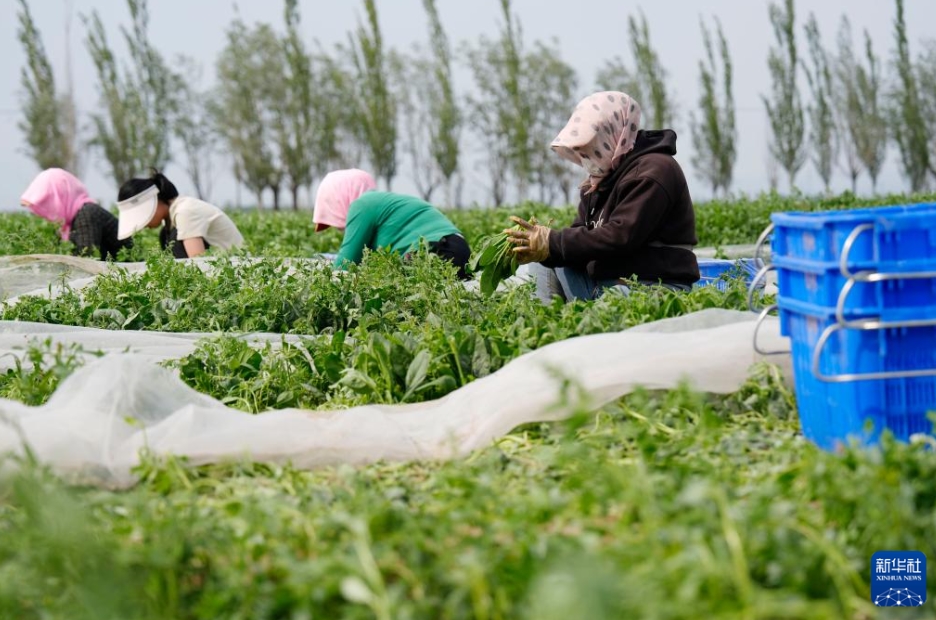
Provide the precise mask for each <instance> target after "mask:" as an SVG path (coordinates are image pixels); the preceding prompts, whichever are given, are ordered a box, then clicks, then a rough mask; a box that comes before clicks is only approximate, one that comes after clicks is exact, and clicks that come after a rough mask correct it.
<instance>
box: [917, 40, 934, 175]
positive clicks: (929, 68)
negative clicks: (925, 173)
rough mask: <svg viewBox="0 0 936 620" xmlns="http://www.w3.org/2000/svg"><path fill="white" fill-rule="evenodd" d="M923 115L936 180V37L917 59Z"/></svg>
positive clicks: (927, 44) (931, 164) (931, 171)
mask: <svg viewBox="0 0 936 620" xmlns="http://www.w3.org/2000/svg"><path fill="white" fill-rule="evenodd" d="M917 69H918V74H919V79H920V99H921V103H922V105H923V110H924V112H923V117H924V119H925V120H926V122H927V134H929V137H930V157H929V161H930V173H932V175H933V177H934V181H936V39H930V40H929V41H927V43H926V47H925V49H924V51H923V52H921V53H920V56H919V59H918V60H917Z"/></svg>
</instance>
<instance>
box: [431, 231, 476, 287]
mask: <svg viewBox="0 0 936 620" xmlns="http://www.w3.org/2000/svg"><path fill="white" fill-rule="evenodd" d="M429 251H430V252H432V253H433V254H435V255H436V256H439V257H441V258H444V259H445V260H447V261H449V262H450V263H452V264H453V265H455V267H457V268H458V277H459V278H460V279H462V280H467V279H468V273H467V272H466V271H465V266H466V265H467V264H468V259H469V258H471V248H470V247H468V242H467V241H465V238H464V237H462V236H461V235H445V236H444V237H442V238H441V239H439V240H438V241H432V242H430V243H429Z"/></svg>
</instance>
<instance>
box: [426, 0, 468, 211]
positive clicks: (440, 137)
mask: <svg viewBox="0 0 936 620" xmlns="http://www.w3.org/2000/svg"><path fill="white" fill-rule="evenodd" d="M423 7H424V8H425V10H426V15H427V16H428V18H429V41H430V49H431V50H432V58H433V60H434V62H433V63H432V66H431V73H430V75H431V76H432V78H433V81H434V84H435V88H430V89H428V90H427V91H425V92H424V93H423V94H424V95H425V96H426V97H427V99H426V101H427V102H428V107H429V115H428V117H427V118H429V119H430V123H429V134H430V142H429V144H430V152H431V153H432V158H433V160H434V161H435V164H436V166H437V167H438V170H439V172H440V173H441V175H442V178H443V180H444V182H445V187H446V191H447V194H448V195H447V201H448V203H449V204H451V203H452V201H453V196H452V177H453V176H454V175H455V173H456V172H457V171H458V159H459V155H460V133H461V128H462V123H463V119H462V113H461V110H460V109H459V106H458V103H457V101H456V99H455V87H454V85H453V84H452V50H451V46H450V45H449V41H448V37H447V36H446V34H445V29H444V28H443V27H442V21H441V19H439V12H438V11H437V10H436V3H435V0H423Z"/></svg>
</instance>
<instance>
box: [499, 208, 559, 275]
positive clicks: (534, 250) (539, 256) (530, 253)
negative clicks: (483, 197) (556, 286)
mask: <svg viewBox="0 0 936 620" xmlns="http://www.w3.org/2000/svg"><path fill="white" fill-rule="evenodd" d="M510 219H511V220H512V221H513V222H514V223H515V224H517V226H519V227H520V228H521V230H513V229H509V230H506V231H505V232H506V233H507V236H508V238H509V239H510V242H511V243H513V244H514V246H515V247H514V253H515V254H516V255H517V262H518V263H520V264H521V265H525V264H526V263H541V262H543V261H544V260H546V259H547V258H549V233H550V232H551V231H550V228H549V227H548V226H543V225H542V224H536V223H535V222H534V223H530V222H527V221H525V220H522V219H520V218H519V217H517V216H515V215H511V216H510Z"/></svg>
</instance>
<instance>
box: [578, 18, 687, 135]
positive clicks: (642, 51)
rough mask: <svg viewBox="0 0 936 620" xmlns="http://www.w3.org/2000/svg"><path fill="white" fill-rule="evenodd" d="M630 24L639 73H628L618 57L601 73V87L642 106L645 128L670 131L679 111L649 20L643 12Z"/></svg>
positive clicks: (607, 63)
mask: <svg viewBox="0 0 936 620" xmlns="http://www.w3.org/2000/svg"><path fill="white" fill-rule="evenodd" d="M627 21H628V31H629V40H630V45H631V55H632V56H633V58H634V65H635V67H636V69H635V70H634V71H633V72H631V71H629V70H628V69H627V67H626V66H625V64H624V62H623V61H622V60H621V59H620V57H616V58H614V59H612V60H610V61H608V62H606V63H605V65H604V67H603V68H602V69H601V70H599V72H598V74H597V76H596V82H597V83H598V87H599V88H600V89H601V90H616V91H622V92H626V93H627V94H628V95H630V96H631V97H632V98H634V99H635V100H636V101H637V102H638V103H639V104H640V105H641V113H642V121H643V123H642V124H643V126H644V127H647V128H654V127H658V128H662V127H670V126H672V125H673V122H674V121H675V120H676V110H675V108H674V105H673V101H672V98H671V97H670V95H669V93H668V92H667V89H666V79H667V75H668V72H667V71H666V69H664V68H663V63H661V62H660V57H659V56H658V55H657V53H656V51H655V50H654V49H653V46H652V45H651V43H650V27H649V25H648V24H647V17H646V16H645V15H644V14H643V11H641V13H640V20H639V21H638V20H637V19H636V18H635V17H634V16H633V15H631V16H630V17H628V20H627Z"/></svg>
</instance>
